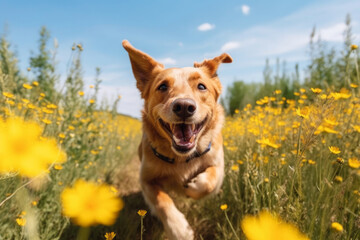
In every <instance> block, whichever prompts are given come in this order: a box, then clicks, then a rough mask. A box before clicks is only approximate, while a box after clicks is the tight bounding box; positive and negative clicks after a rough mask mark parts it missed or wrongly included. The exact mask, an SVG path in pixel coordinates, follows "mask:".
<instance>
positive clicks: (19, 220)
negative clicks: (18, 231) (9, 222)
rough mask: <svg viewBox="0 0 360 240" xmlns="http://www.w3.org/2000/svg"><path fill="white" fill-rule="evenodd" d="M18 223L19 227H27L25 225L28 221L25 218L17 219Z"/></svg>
mask: <svg viewBox="0 0 360 240" xmlns="http://www.w3.org/2000/svg"><path fill="white" fill-rule="evenodd" d="M16 223H17V224H18V225H19V226H22V227H23V226H25V224H26V219H25V218H22V217H21V218H17V219H16Z"/></svg>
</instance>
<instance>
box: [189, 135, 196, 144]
mask: <svg viewBox="0 0 360 240" xmlns="http://www.w3.org/2000/svg"><path fill="white" fill-rule="evenodd" d="M194 141H195V134H194V135H192V136H191V138H190V140H189V142H191V143H193V142H194Z"/></svg>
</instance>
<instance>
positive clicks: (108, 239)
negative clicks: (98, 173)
mask: <svg viewBox="0 0 360 240" xmlns="http://www.w3.org/2000/svg"><path fill="white" fill-rule="evenodd" d="M115 236H116V233H114V232H111V233H105V239H106V240H113V239H114V237H115Z"/></svg>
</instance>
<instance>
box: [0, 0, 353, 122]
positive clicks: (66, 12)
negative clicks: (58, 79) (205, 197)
mask: <svg viewBox="0 0 360 240" xmlns="http://www.w3.org/2000/svg"><path fill="white" fill-rule="evenodd" d="M0 9H1V14H0V33H3V32H4V26H5V25H7V28H8V38H9V40H10V41H11V43H12V44H13V45H12V47H13V50H16V52H17V54H18V57H19V59H20V66H21V68H22V70H25V69H26V68H27V67H28V59H29V57H30V56H31V51H35V50H36V47H37V40H38V32H39V30H40V28H41V26H43V25H45V26H46V27H47V28H48V29H49V30H50V32H51V36H52V38H56V40H57V42H58V44H59V48H58V53H57V62H58V65H57V66H58V73H60V74H62V76H63V78H64V73H65V69H66V64H67V62H68V60H69V57H70V53H71V46H72V44H73V43H74V42H75V43H82V44H83V46H84V52H83V58H82V59H83V67H84V77H85V80H86V82H87V84H88V85H89V84H91V83H92V81H93V78H94V72H95V67H100V68H101V69H102V75H101V78H102V79H103V84H102V87H101V95H102V96H106V97H107V98H108V99H109V100H110V101H111V100H113V99H115V98H116V96H117V94H120V95H121V96H122V100H121V102H120V104H119V109H118V110H119V112H122V113H126V114H130V115H132V116H136V117H139V116H140V109H141V107H142V101H141V99H140V95H139V93H138V91H137V89H136V87H135V80H134V78H133V76H132V72H131V67H130V63H129V60H128V56H127V53H126V52H125V51H124V50H123V48H122V46H121V41H122V40H123V39H128V40H129V41H130V42H131V43H132V44H133V45H134V46H135V47H137V48H139V49H141V50H143V51H145V52H147V53H148V54H150V55H151V56H152V57H154V58H155V59H157V60H158V61H160V62H162V63H164V65H165V67H185V66H192V64H193V62H194V61H198V62H199V61H202V60H203V59H204V58H212V57H215V56H217V55H219V54H221V53H222V52H228V53H229V54H230V55H231V56H232V57H233V60H234V61H233V63H232V64H224V65H223V66H221V67H220V69H219V76H220V79H221V81H222V83H223V85H224V89H226V87H227V86H228V85H229V84H231V83H232V82H233V81H234V80H235V79H241V80H244V81H247V82H251V81H262V70H263V68H264V65H265V59H266V58H269V59H270V63H271V64H275V61H276V58H280V60H286V61H287V63H288V64H287V66H288V68H289V69H290V70H291V69H292V67H293V65H294V64H295V63H297V62H298V63H300V69H304V68H305V63H306V59H308V57H307V44H308V42H309V35H310V32H311V30H312V28H313V26H316V27H317V29H318V33H320V35H321V38H322V39H323V40H325V41H327V42H328V43H329V45H330V46H335V47H338V48H340V47H341V44H342V33H343V31H344V28H345V24H344V20H345V16H346V14H347V13H350V14H351V17H352V20H353V21H352V23H353V32H354V37H355V43H357V44H359V43H360V22H359V21H360V1H359V0H343V1H338V0H336V1H335V0H318V1H310V0H302V1H300V0H293V1H289V0H287V1H284V0H273V1H267V0H260V1H240V0H230V1H222V2H220V1H210V0H208V1H189V0H182V1H165V0H153V1H125V0H122V1H110V0H108V1H90V0H88V1H25V0H23V1H10V0H0ZM51 45H52V44H51Z"/></svg>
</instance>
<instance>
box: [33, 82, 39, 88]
mask: <svg viewBox="0 0 360 240" xmlns="http://www.w3.org/2000/svg"><path fill="white" fill-rule="evenodd" d="M31 84H32V85H33V86H35V87H37V86H39V82H37V81H33V82H32V83H31Z"/></svg>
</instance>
